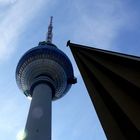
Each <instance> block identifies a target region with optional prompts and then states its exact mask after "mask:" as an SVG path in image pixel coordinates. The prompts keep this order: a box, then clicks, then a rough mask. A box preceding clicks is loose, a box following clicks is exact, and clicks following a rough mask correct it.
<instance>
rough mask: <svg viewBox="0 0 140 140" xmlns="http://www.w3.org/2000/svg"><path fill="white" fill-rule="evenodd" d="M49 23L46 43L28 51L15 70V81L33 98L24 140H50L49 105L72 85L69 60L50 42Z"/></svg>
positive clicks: (74, 80) (73, 81)
mask: <svg viewBox="0 0 140 140" xmlns="http://www.w3.org/2000/svg"><path fill="white" fill-rule="evenodd" d="M52 20H53V17H51V20H50V25H49V27H48V33H47V38H46V41H43V42H39V44H38V46H37V47H34V48H32V49H30V50H29V51H27V52H26V53H25V54H24V55H23V56H22V57H21V59H20V61H19V63H18V65H17V68H16V82H17V85H18V87H19V88H20V89H21V90H22V91H23V93H24V94H25V95H26V96H27V97H30V98H32V100H31V105H30V110H29V114H28V118H27V122H26V126H25V132H26V137H25V139H24V140H51V103H52V100H57V99H59V98H61V97H63V96H64V95H65V94H66V93H67V92H68V90H69V89H70V87H71V85H72V84H75V83H76V82H77V81H76V78H75V77H74V73H73V68H72V64H71V62H70V60H69V58H68V57H67V56H66V54H64V53H63V52H62V51H61V50H59V49H58V48H57V47H56V45H54V44H53V43H52V37H53V35H52V29H53V26H52Z"/></svg>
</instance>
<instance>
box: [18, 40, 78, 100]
mask: <svg viewBox="0 0 140 140" xmlns="http://www.w3.org/2000/svg"><path fill="white" fill-rule="evenodd" d="M16 81H17V85H18V87H19V88H20V89H21V90H22V91H23V92H24V94H25V95H26V96H30V97H32V94H33V89H34V87H35V86H36V85H37V84H39V83H46V84H48V85H50V87H51V88H52V91H53V95H52V100H56V99H58V98H61V97H62V96H64V95H65V94H66V93H67V92H68V90H69V89H70V87H71V85H72V84H74V83H76V78H75V77H74V73H73V68H72V64H71V62H70V60H69V58H68V57H67V56H66V55H65V54H64V53H63V52H62V51H61V50H60V49H58V48H57V47H56V46H55V45H54V44H52V43H50V42H46V41H44V42H40V43H39V44H38V46H37V47H34V48H32V49H30V50H29V51H27V52H26V53H25V54H24V55H23V56H22V57H21V59H20V61H19V63H18V65H17V68H16Z"/></svg>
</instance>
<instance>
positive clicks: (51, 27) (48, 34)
mask: <svg viewBox="0 0 140 140" xmlns="http://www.w3.org/2000/svg"><path fill="white" fill-rule="evenodd" d="M52 20H53V16H51V18H50V25H49V26H48V33H47V38H46V42H48V43H52V37H53V33H52V29H53V26H52Z"/></svg>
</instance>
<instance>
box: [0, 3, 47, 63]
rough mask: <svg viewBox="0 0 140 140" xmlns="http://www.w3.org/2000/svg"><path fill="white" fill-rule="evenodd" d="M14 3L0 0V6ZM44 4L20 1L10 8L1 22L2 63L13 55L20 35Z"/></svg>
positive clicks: (0, 57)
mask: <svg viewBox="0 0 140 140" xmlns="http://www.w3.org/2000/svg"><path fill="white" fill-rule="evenodd" d="M48 1H49V0H48ZM13 2H16V1H15V0H6V1H5V0H0V4H4V3H5V4H6V3H7V4H9V3H13ZM45 3H46V1H45ZM43 4H44V0H36V1H34V0H19V1H17V2H16V3H14V4H13V5H12V6H11V7H10V9H9V11H8V12H7V13H6V15H5V16H4V17H3V19H2V20H1V22H0V61H2V60H5V59H7V58H9V56H10V55H11V54H12V53H13V51H14V50H15V46H16V43H17V41H18V38H19V35H20V34H21V33H22V32H23V31H24V29H25V28H26V26H27V23H29V22H30V21H31V19H32V18H33V17H34V16H35V15H36V12H38V11H39V10H40V8H41V7H42V6H43Z"/></svg>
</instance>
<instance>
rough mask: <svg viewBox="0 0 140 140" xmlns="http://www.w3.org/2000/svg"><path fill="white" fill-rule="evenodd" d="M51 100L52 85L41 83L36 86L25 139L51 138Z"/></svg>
mask: <svg viewBox="0 0 140 140" xmlns="http://www.w3.org/2000/svg"><path fill="white" fill-rule="evenodd" d="M51 100H52V89H51V88H50V86H48V85H47V84H44V83H41V84H39V85H37V86H36V87H35V88H34V90H33V98H32V101H31V106H30V110H29V114H28V119H27V123H26V127H25V132H26V139H25V140H51Z"/></svg>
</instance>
